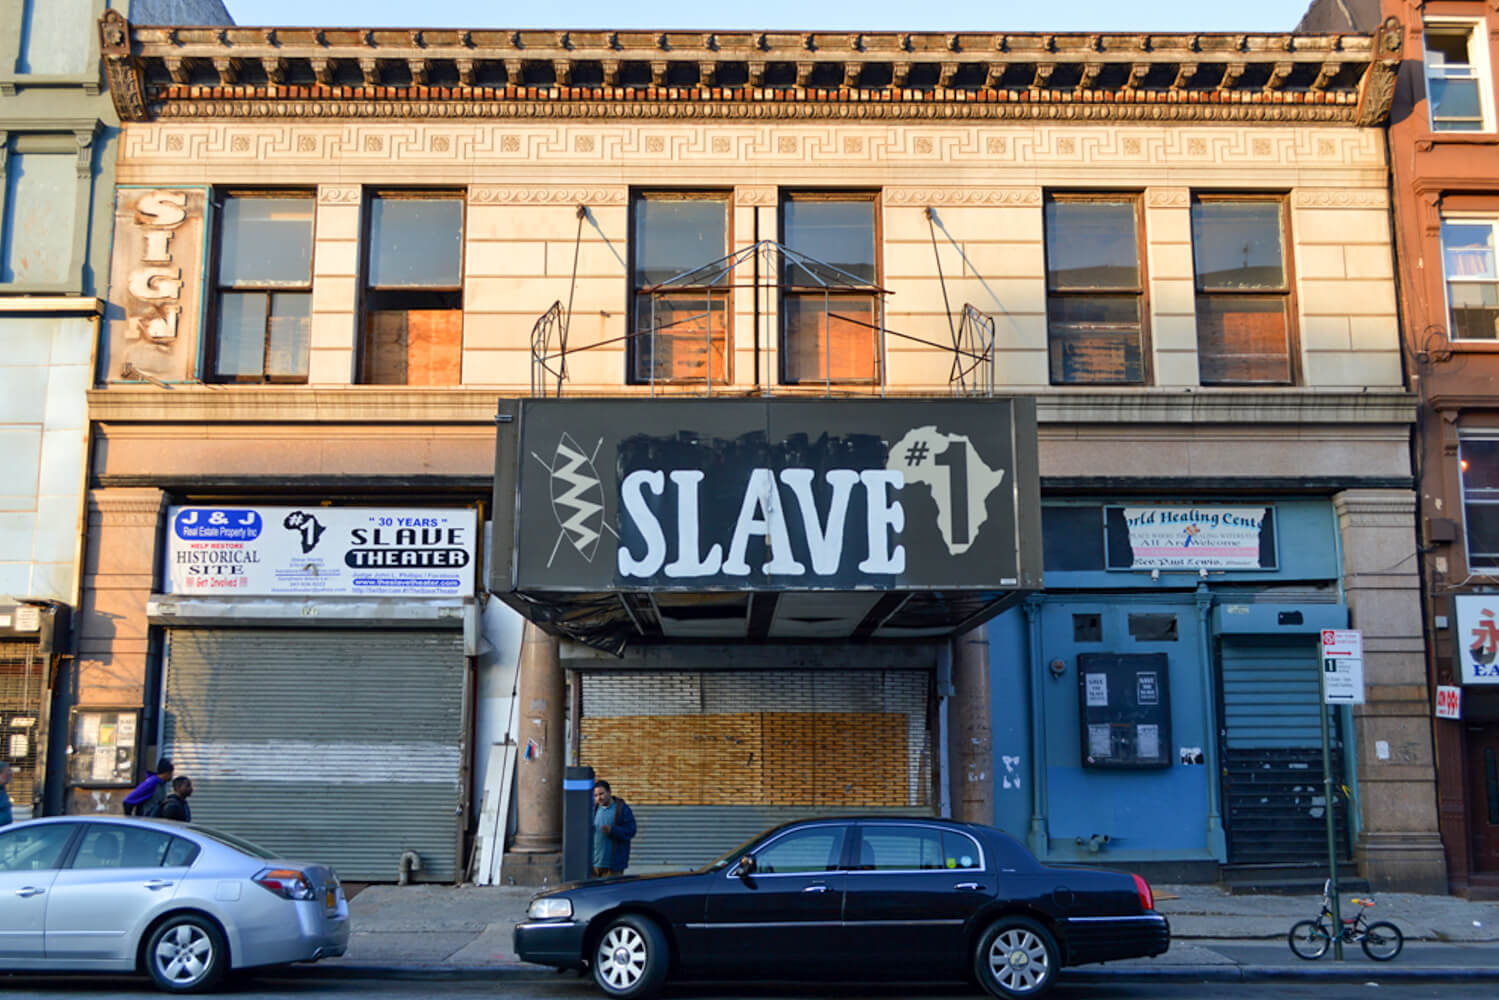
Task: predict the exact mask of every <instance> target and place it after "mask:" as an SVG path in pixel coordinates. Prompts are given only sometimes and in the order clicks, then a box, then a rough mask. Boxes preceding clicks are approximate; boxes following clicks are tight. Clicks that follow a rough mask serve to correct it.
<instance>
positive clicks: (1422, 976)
mask: <svg viewBox="0 0 1499 1000" xmlns="http://www.w3.org/2000/svg"><path fill="white" fill-rule="evenodd" d="M565 975H568V973H567V972H563V971H558V970H555V969H552V968H551V967H550V966H545V965H519V964H507V965H485V966H473V965H322V964H315V965H305V966H301V965H299V966H293V967H292V968H290V969H287V970H284V971H279V972H276V973H273V974H268V975H267V976H266V978H269V979H276V978H288V979H292V978H295V979H353V980H360V979H394V980H404V981H414V980H440V981H445V982H488V981H495V980H507V981H508V980H524V979H556V978H560V977H562V976H565ZM572 975H574V976H576V975H577V973H572ZM1121 980H1126V981H1132V982H1150V981H1162V980H1164V981H1169V982H1176V983H1180V982H1197V983H1284V982H1298V981H1302V982H1323V983H1366V982H1371V981H1399V982H1404V983H1446V982H1499V966H1490V967H1482V968H1461V967H1459V968H1436V967H1432V966H1421V967H1416V968H1410V967H1405V968H1402V967H1399V966H1395V965H1392V966H1389V967H1380V968H1378V969H1370V968H1369V967H1368V966H1367V965H1362V964H1360V965H1356V966H1344V967H1342V968H1335V967H1333V966H1321V967H1319V966H1315V965H1309V966H1308V967H1306V968H1300V967H1296V966H1284V967H1281V966H1275V967H1264V966H1250V965H1163V966H1159V967H1155V968H1117V967H1116V968H1102V967H1099V968H1093V967H1088V966H1083V967H1078V968H1070V969H1063V970H1062V974H1061V978H1060V980H1059V981H1060V982H1062V983H1069V982H1071V983H1112V982H1119V981H1121ZM694 981H696V980H694Z"/></svg>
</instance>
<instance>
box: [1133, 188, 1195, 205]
mask: <svg viewBox="0 0 1499 1000" xmlns="http://www.w3.org/2000/svg"><path fill="white" fill-rule="evenodd" d="M1145 204H1147V205H1149V206H1150V207H1151V208H1187V207H1189V206H1190V205H1191V204H1192V192H1191V190H1190V189H1188V188H1184V187H1180V188H1176V187H1172V188H1149V189H1148V190H1147V191H1146V192H1145Z"/></svg>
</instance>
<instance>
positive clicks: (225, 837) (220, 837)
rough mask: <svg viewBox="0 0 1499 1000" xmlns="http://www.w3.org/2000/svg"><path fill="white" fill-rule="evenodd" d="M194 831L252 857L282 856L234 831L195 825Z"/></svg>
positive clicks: (266, 859) (265, 859)
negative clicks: (239, 835)
mask: <svg viewBox="0 0 1499 1000" xmlns="http://www.w3.org/2000/svg"><path fill="white" fill-rule="evenodd" d="M193 833H195V834H197V835H198V836H200V837H206V838H208V839H209V840H215V841H218V842H219V843H220V844H223V845H224V846H225V847H232V848H234V849H235V850H236V851H240V852H242V853H244V854H248V855H250V857H252V858H259V859H260V860H262V861H270V860H272V859H273V858H277V857H280V855H279V854H277V853H276V852H275V851H268V850H266V849H265V848H264V847H261V846H260V845H259V844H252V843H250V842H249V841H248V840H244V839H241V838H239V837H236V836H235V835H234V834H232V833H224V832H223V831H222V830H210V829H208V828H206V827H201V826H195V827H193Z"/></svg>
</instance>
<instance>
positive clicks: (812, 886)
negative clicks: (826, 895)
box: [802, 885, 828, 892]
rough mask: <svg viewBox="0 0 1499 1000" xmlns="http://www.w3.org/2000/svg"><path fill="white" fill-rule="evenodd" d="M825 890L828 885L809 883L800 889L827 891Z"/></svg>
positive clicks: (804, 890) (805, 890)
mask: <svg viewBox="0 0 1499 1000" xmlns="http://www.w3.org/2000/svg"><path fill="white" fill-rule="evenodd" d="M827 891H828V887H827V886H825V885H809V886H807V887H806V888H805V889H803V890H802V892H827Z"/></svg>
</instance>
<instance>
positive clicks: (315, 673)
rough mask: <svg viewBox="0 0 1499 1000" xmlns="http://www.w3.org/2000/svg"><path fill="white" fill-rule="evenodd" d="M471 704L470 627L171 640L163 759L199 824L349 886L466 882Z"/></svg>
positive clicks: (197, 633)
mask: <svg viewBox="0 0 1499 1000" xmlns="http://www.w3.org/2000/svg"><path fill="white" fill-rule="evenodd" d="M454 624H455V625H456V624H457V622H454ZM467 690H468V674H467V660H466V658H465V655H464V638H463V631H462V629H460V628H442V629H437V628H420V629H416V628H407V629H379V628H372V627H364V628H358V629H354V628H330V627H320V628H274V627H245V628H217V627H191V628H171V629H169V630H168V632H167V655H166V670H165V675H164V677H163V682H162V713H161V728H162V731H161V746H162V752H163V753H164V754H165V755H166V756H169V757H171V758H172V759H173V760H174V762H175V763H176V766H177V773H178V774H179V775H181V774H185V775H188V776H190V777H191V778H192V779H193V786H194V793H193V797H192V800H191V805H192V810H193V821H194V823H196V824H200V825H202V826H206V827H210V828H214V829H220V830H223V831H225V832H227V833H232V834H236V835H238V836H241V837H244V838H245V839H247V840H250V841H253V842H255V843H258V844H261V845H263V846H265V847H267V848H270V849H272V850H274V851H276V852H277V853H278V854H282V855H283V856H285V857H288V858H291V859H294V860H306V861H319V862H324V863H329V864H332V865H333V866H334V867H335V868H336V869H337V870H338V873H339V876H340V877H341V878H343V879H345V880H351V881H377V882H392V881H396V880H397V879H398V876H399V875H400V874H401V873H402V872H403V870H404V871H406V872H407V873H408V874H409V875H410V877H411V878H413V879H421V880H428V881H453V880H454V879H455V878H456V876H457V871H458V868H459V865H458V857H459V849H460V841H461V837H462V833H463V830H462V819H463V802H464V794H463V793H464V769H463V766H462V761H463V755H464V752H465V746H466V744H465V720H466V718H467V710H466V709H467ZM413 855H414V857H413ZM403 859H404V860H403Z"/></svg>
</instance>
